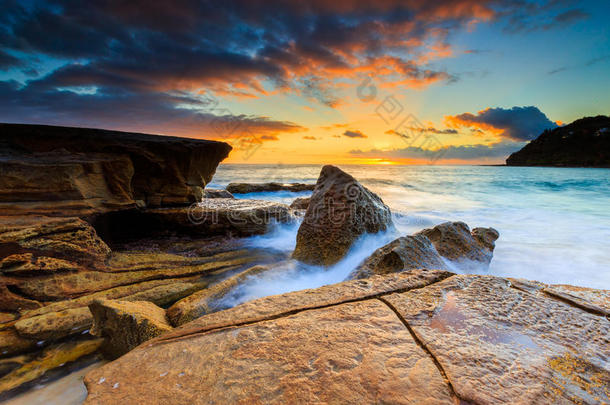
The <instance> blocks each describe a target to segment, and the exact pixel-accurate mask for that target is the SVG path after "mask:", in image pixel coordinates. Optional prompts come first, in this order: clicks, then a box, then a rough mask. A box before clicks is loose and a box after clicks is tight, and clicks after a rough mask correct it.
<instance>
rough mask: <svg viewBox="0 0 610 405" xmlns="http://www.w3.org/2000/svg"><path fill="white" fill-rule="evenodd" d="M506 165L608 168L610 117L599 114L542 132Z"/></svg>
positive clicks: (507, 161)
mask: <svg viewBox="0 0 610 405" xmlns="http://www.w3.org/2000/svg"><path fill="white" fill-rule="evenodd" d="M506 164H507V165H508V166H572V167H574V166H575V167H610V117H607V116H603V115H598V116H597V117H586V118H582V119H579V120H576V121H574V122H573V123H571V124H569V125H565V126H562V127H558V128H555V129H553V130H547V131H544V132H543V133H542V134H541V135H540V136H538V138H536V139H534V140H533V141H531V142H530V143H528V144H527V145H525V146H524V147H523V148H522V149H521V150H519V151H517V152H515V153H513V154H512V155H510V156H509V157H508V159H506Z"/></svg>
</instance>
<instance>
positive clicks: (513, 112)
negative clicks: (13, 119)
mask: <svg viewBox="0 0 610 405" xmlns="http://www.w3.org/2000/svg"><path fill="white" fill-rule="evenodd" d="M445 123H446V124H447V125H448V126H450V127H453V128H460V127H470V128H474V129H475V130H482V131H491V132H494V133H497V134H498V135H500V136H502V137H506V138H510V139H513V140H516V141H528V140H531V139H534V138H536V137H537V136H538V135H540V134H541V133H542V132H543V131H544V130H545V129H549V128H555V127H556V126H557V124H555V123H554V122H553V121H551V120H549V119H548V118H547V116H546V115H545V114H544V113H543V112H542V111H540V110H539V109H538V108H537V107H534V106H529V107H513V108H508V109H505V108H488V109H486V110H483V111H479V112H478V113H477V114H476V115H475V114H471V113H464V114H459V115H455V116H447V117H445Z"/></svg>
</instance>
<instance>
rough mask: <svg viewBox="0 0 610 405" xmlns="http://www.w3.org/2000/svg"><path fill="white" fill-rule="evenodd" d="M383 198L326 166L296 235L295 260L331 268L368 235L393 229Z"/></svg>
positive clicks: (332, 167) (342, 172)
mask: <svg viewBox="0 0 610 405" xmlns="http://www.w3.org/2000/svg"><path fill="white" fill-rule="evenodd" d="M392 226H393V224H392V219H391V214H390V209H389V208H388V207H387V206H386V205H385V204H384V203H383V201H382V200H381V198H379V197H378V196H377V195H376V194H374V193H372V192H371V191H369V190H368V189H367V188H366V187H364V186H362V185H361V184H360V183H358V181H356V179H354V178H353V177H352V176H350V175H349V174H347V173H345V172H344V171H342V170H341V169H339V168H337V167H335V166H330V165H328V166H324V167H323V168H322V171H321V172H320V177H319V178H318V182H317V183H316V188H315V190H314V192H313V194H312V196H311V200H310V202H309V207H308V208H307V212H306V213H305V217H304V219H303V223H302V224H301V226H300V227H299V231H298V234H297V244H296V248H295V250H294V253H293V258H295V259H297V260H300V261H302V262H305V263H309V264H315V265H325V266H328V265H332V264H334V263H336V262H338V261H339V260H341V258H343V256H344V255H345V253H346V252H347V251H348V250H349V248H350V247H351V245H352V243H353V242H354V241H355V240H356V239H357V238H358V237H360V236H361V235H363V234H365V233H377V232H381V231H385V230H386V229H388V228H390V227H392Z"/></svg>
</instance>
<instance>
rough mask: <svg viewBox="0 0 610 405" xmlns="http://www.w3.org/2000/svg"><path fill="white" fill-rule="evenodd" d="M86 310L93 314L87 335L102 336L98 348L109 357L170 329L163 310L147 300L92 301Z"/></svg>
mask: <svg viewBox="0 0 610 405" xmlns="http://www.w3.org/2000/svg"><path fill="white" fill-rule="evenodd" d="M89 309H90V310H91V313H92V314H93V328H92V329H91V334H92V335H94V336H99V337H103V338H104V343H103V345H102V347H101V350H102V353H103V354H104V356H105V357H106V358H109V359H116V358H117V357H120V356H122V355H123V354H125V353H127V352H128V351H130V350H132V349H134V348H135V347H136V346H138V345H140V344H142V343H143V342H146V341H147V340H150V339H152V338H154V337H157V336H160V335H162V334H163V333H165V332H169V331H171V330H172V327H171V325H170V324H169V323H168V322H167V318H166V317H165V310H163V308H159V307H158V306H156V305H155V304H153V303H151V302H147V301H132V302H129V301H111V300H96V301H94V302H92V303H91V304H90V305H89Z"/></svg>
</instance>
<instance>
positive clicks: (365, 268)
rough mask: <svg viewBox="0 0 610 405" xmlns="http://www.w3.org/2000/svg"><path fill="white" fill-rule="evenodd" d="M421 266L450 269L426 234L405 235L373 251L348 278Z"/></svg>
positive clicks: (365, 276)
mask: <svg viewBox="0 0 610 405" xmlns="http://www.w3.org/2000/svg"><path fill="white" fill-rule="evenodd" d="M419 268H427V269H438V270H448V269H447V264H446V263H445V262H444V261H443V259H442V258H441V256H440V255H439V254H438V252H437V251H436V249H435V248H434V245H432V243H431V242H430V240H429V239H428V238H427V237H426V236H424V235H413V236H403V237H401V238H398V239H396V240H394V241H392V242H390V243H388V244H387V245H385V246H382V247H380V248H379V249H377V250H376V251H375V252H373V254H372V255H371V256H369V257H368V258H367V259H366V260H365V261H364V263H362V264H361V265H360V266H358V267H357V268H356V269H355V270H354V271H353V272H352V273H351V274H350V276H349V277H348V278H349V279H361V278H368V277H371V276H373V275H383V274H389V273H398V272H402V271H407V270H412V269H419Z"/></svg>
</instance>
